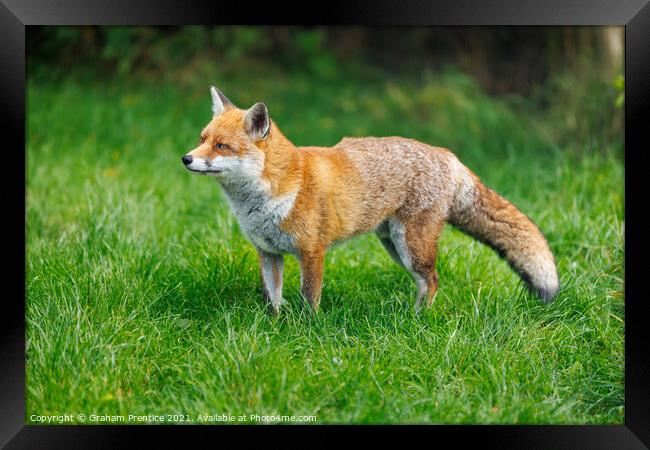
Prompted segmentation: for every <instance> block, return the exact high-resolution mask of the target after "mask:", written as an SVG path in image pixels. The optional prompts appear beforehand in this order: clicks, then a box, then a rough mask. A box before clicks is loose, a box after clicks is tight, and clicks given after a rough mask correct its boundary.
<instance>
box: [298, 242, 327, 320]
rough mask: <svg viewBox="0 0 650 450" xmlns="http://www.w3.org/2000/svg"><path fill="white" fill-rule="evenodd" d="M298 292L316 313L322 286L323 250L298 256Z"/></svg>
mask: <svg viewBox="0 0 650 450" xmlns="http://www.w3.org/2000/svg"><path fill="white" fill-rule="evenodd" d="M299 259H300V292H301V293H302V295H303V297H305V299H307V301H308V302H309V304H310V305H311V307H312V309H313V310H314V311H318V305H319V304H320V293H321V288H322V286H323V266H324V262H325V249H318V250H315V251H310V252H302V253H301V254H300V258H299Z"/></svg>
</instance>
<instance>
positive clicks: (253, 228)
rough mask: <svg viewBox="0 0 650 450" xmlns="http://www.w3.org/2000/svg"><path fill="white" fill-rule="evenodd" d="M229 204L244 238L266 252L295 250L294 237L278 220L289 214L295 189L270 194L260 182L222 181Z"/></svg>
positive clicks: (294, 196)
mask: <svg viewBox="0 0 650 450" xmlns="http://www.w3.org/2000/svg"><path fill="white" fill-rule="evenodd" d="M224 191H225V193H226V196H227V197H228V200H229V203H230V207H231V208H232V211H233V213H234V214H235V216H236V217H237V221H238V222H239V225H240V226H241V228H242V231H244V233H245V234H246V236H247V237H248V239H249V240H250V241H251V242H252V243H253V244H254V245H255V246H256V247H258V248H260V249H262V250H264V251H267V252H269V253H278V254H279V253H295V251H296V247H295V242H294V239H293V238H292V237H291V236H290V235H289V234H287V233H286V232H285V231H284V230H283V229H282V228H280V224H281V223H282V221H283V220H284V219H285V218H286V217H287V215H289V213H290V212H291V209H292V208H293V205H294V203H295V200H296V195H297V194H298V193H297V192H293V193H291V194H286V195H283V196H281V197H272V196H270V195H269V194H268V192H267V190H266V189H265V188H264V187H263V186H258V185H252V184H242V185H239V186H232V185H228V186H226V185H224Z"/></svg>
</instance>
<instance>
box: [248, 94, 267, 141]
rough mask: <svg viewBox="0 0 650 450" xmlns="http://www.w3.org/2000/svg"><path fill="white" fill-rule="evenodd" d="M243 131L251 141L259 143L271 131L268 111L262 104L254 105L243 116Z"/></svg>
mask: <svg viewBox="0 0 650 450" xmlns="http://www.w3.org/2000/svg"><path fill="white" fill-rule="evenodd" d="M244 129H245V130H246V133H248V135H249V136H250V138H251V139H252V140H253V141H261V140H262V139H265V138H266V137H267V136H268V135H269V131H271V118H270V117H269V110H268V109H267V108H266V105H265V104H264V103H261V102H260V103H255V104H254V105H253V106H252V107H251V109H249V110H248V111H246V114H245V115H244Z"/></svg>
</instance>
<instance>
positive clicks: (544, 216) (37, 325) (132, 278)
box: [26, 73, 625, 424]
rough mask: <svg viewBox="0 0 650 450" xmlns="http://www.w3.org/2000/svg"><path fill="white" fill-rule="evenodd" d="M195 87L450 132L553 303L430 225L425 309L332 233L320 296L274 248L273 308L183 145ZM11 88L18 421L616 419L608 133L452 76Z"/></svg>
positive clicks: (618, 198)
mask: <svg viewBox="0 0 650 450" xmlns="http://www.w3.org/2000/svg"><path fill="white" fill-rule="evenodd" d="M209 84H216V85H217V86H218V87H220V88H221V89H222V90H223V91H224V92H225V94H226V95H227V96H229V97H230V98H231V99H232V100H233V101H234V102H235V103H237V104H239V105H240V106H242V107H244V106H245V107H248V106H250V105H252V104H253V103H254V102H256V101H260V100H262V101H265V102H266V103H267V105H268V107H269V111H270V114H271V117H272V119H273V120H274V121H275V123H277V124H278V125H279V127H280V128H281V129H282V130H283V132H284V133H285V135H286V136H287V137H289V138H290V139H292V140H293V142H294V143H295V144H297V145H334V144H335V143H337V142H338V141H339V140H340V139H341V138H342V137H343V136H366V135H368V136H369V135H375V136H390V135H399V136H405V137H411V138H415V139H419V140H422V141H424V142H427V143H431V144H434V145H438V146H443V147H447V148H450V149H451V150H452V151H454V152H455V153H456V154H457V155H458V156H459V157H460V158H461V160H462V161H463V162H464V163H465V164H466V165H467V166H469V167H470V168H471V169H472V170H473V171H474V172H475V173H476V174H477V175H479V177H481V178H482V179H483V181H484V182H485V184H487V185H488V186H490V187H492V188H493V189H494V190H496V191H497V192H498V193H500V194H501V195H503V196H505V197H506V198H508V199H510V200H511V201H512V202H513V203H515V204H516V205H517V206H518V207H519V208H520V209H521V210H522V211H524V212H525V213H526V214H527V215H528V216H529V217H530V218H531V219H532V220H533V221H534V222H536V223H537V224H538V225H539V227H540V229H541V230H542V231H543V233H544V234H545V236H546V237H547V239H548V241H549V244H550V246H551V249H552V250H553V252H554V254H555V256H556V260H557V262H558V266H559V272H560V277H561V283H562V289H561V291H560V293H559V295H558V297H557V299H556V301H555V302H554V303H552V304H550V305H544V304H541V303H539V302H538V301H537V300H536V299H535V298H534V297H532V296H531V295H530V294H528V293H527V292H526V290H525V289H524V287H523V285H522V283H521V282H520V281H519V279H518V278H517V276H516V275H515V274H514V273H513V272H512V271H511V270H510V269H509V267H508V266H507V264H506V263H505V262H503V261H502V260H500V259H499V258H498V257H497V255H496V254H495V253H494V252H492V251H491V250H490V249H489V248H487V247H485V246H483V245H482V244H480V243H478V242H476V241H474V240H472V239H471V238H469V237H467V236H465V235H463V234H461V233H460V232H458V231H456V230H454V229H452V228H451V227H449V226H447V227H446V229H445V231H444V234H443V236H442V239H441V243H440V250H439V258H438V272H439V276H440V289H439V293H438V295H437V298H436V301H435V303H434V305H433V308H432V309H431V310H430V311H428V312H426V313H423V314H419V315H417V314H415V313H414V310H413V305H414V300H415V294H416V288H415V284H414V283H413V282H412V280H411V279H410V276H409V275H408V273H406V272H405V271H403V270H402V269H401V268H400V267H398V266H397V265H396V264H395V263H394V262H393V261H392V260H391V259H390V257H389V256H388V254H386V252H385V251H384V250H383V248H382V247H381V245H380V243H379V241H378V240H377V239H376V237H374V236H373V235H366V236H362V237H359V238H356V239H354V240H351V241H349V242H346V243H344V244H342V245H340V246H337V247H335V248H333V249H331V250H330V252H329V253H328V255H327V258H326V267H325V279H324V287H323V297H322V302H321V310H320V312H319V313H318V314H312V313H310V311H309V309H308V308H307V307H306V305H305V304H304V303H303V301H302V299H301V297H300V294H299V271H298V264H297V262H296V260H295V259H294V258H292V257H287V258H286V269H285V289H284V295H285V298H286V300H287V303H286V304H285V305H284V307H283V310H282V312H281V314H280V315H279V316H278V317H273V316H271V315H269V314H268V311H267V308H266V306H265V304H264V302H263V300H262V298H261V287H260V279H259V273H258V267H257V257H256V254H255V251H254V248H253V246H252V245H251V244H250V243H248V242H247V241H246V239H245V237H244V236H243V234H242V232H241V231H240V229H239V227H238V225H237V223H236V220H235V219H234V217H233V216H232V215H231V213H230V212H229V210H228V205H227V203H226V202H225V201H224V197H223V194H222V193H221V191H220V189H219V187H218V186H217V184H216V182H215V181H214V180H213V179H211V178H209V177H200V176H195V175H192V174H190V173H188V172H187V171H186V170H185V169H184V168H183V166H182V164H181V161H180V157H181V156H182V155H183V154H184V153H186V152H187V151H188V150H189V149H191V148H193V147H194V146H195V144H196V142H197V141H198V136H199V132H200V130H201V128H202V127H203V126H204V125H205V123H207V121H208V120H209V119H210V97H209V92H208V85H209ZM27 100H28V123H27V157H26V159H27V186H26V191H27V199H26V202H27V212H26V214H27V250H26V251H27V273H26V288H27V297H26V324H27V331H26V333H27V337H26V345H27V362H26V364H27V366H26V371H27V377H26V383H27V392H26V405H27V413H26V415H27V417H26V421H27V422H28V423H30V422H33V420H30V415H32V414H39V415H44V414H64V413H67V414H74V415H77V414H81V413H83V414H85V415H86V416H89V415H90V414H101V415H128V414H134V415H147V414H182V415H188V416H189V417H190V418H194V417H196V416H197V415H198V414H203V415H209V414H212V415H214V414H234V415H239V414H242V415H243V414H247V415H248V414H258V415H276V414H280V415H314V416H316V423H465V424H469V423H485V424H493V423H520V424H522V423H526V424H533V423H534V424H551V423H572V424H577V423H580V424H595V423H598V424H602V423H608V424H609V423H616V424H620V423H623V419H624V386H623V380H624V320H625V317H624V296H623V277H624V254H623V248H624V196H623V180H624V173H623V162H622V159H623V156H622V153H623V152H622V148H621V145H620V144H610V143H607V144H604V143H600V142H598V141H597V140H595V141H594V140H579V139H576V140H575V142H573V143H571V142H569V143H568V144H566V145H565V146H559V145H556V142H557V139H556V138H557V136H556V133H557V130H558V127H559V125H557V123H558V122H557V120H559V119H558V118H557V117H555V118H554V119H553V120H555V121H556V122H552V121H551V118H550V117H551V116H544V115H543V114H541V113H539V112H537V111H535V110H534V108H530V107H527V106H526V105H522V104H521V102H518V101H517V100H516V99H508V98H492V97H489V96H487V95H486V94H484V93H483V92H482V91H481V89H480V88H479V87H477V86H476V85H475V84H474V83H473V82H472V80H471V79H470V78H467V77H464V76H462V75H459V74H453V73H452V74H447V75H440V76H436V77H433V76H432V77H428V78H425V79H421V80H415V81H413V80H411V81H409V80H404V81H401V80H396V79H390V80H387V79H383V78H381V77H374V78H373V77H369V79H367V80H364V81H359V80H354V79H351V78H342V79H337V80H313V79H312V78H310V77H309V76H303V75H299V74H295V75H290V76H283V77H280V76H266V77H262V76H259V77H257V76H252V77H243V78H242V77H240V78H236V77H231V78H228V77H226V76H224V77H221V78H218V79H210V80H207V81H204V82H201V83H193V82H192V83H178V84H176V83H173V82H157V83H144V82H134V83H122V82H118V81H110V80H105V81H96V82H86V83H76V82H62V83H54V82H46V81H42V80H41V81H37V80H31V81H30V82H29V85H28V98H27ZM565 119H566V120H569V121H570V119H571V118H570V117H569V118H563V119H562V120H565ZM573 120H578V121H580V120H581V118H580V117H577V119H576V117H573Z"/></svg>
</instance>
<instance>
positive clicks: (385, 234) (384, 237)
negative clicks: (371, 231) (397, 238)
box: [375, 221, 404, 267]
mask: <svg viewBox="0 0 650 450" xmlns="http://www.w3.org/2000/svg"><path fill="white" fill-rule="evenodd" d="M375 234H376V235H377V238H379V242H381V245H383V246H384V248H385V249H386V251H387V252H388V254H389V255H390V256H391V258H393V260H394V261H395V262H396V263H397V264H399V265H400V266H402V267H404V263H403V262H402V259H401V258H400V256H399V253H398V252H397V249H396V248H395V245H394V244H393V241H392V240H391V238H390V228H389V225H388V221H385V222H383V223H382V224H381V225H380V226H379V227H377V230H376V231H375Z"/></svg>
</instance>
